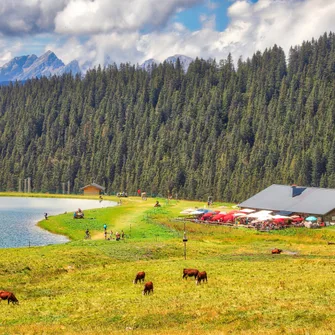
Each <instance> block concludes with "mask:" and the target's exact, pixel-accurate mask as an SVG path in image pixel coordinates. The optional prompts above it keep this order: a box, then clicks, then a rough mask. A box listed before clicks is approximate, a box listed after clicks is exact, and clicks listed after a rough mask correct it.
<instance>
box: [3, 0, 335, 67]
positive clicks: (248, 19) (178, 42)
mask: <svg viewBox="0 0 335 335" xmlns="http://www.w3.org/2000/svg"><path fill="white" fill-rule="evenodd" d="M334 17H335V1H334V0H1V3H0V66H2V65H4V64H5V63H6V62H8V61H9V60H10V59H12V58H13V57H16V56H22V55H29V54H35V55H37V56H40V55H42V54H43V53H44V52H46V51H47V50H52V51H53V52H55V54H56V55H57V56H58V57H59V58H60V59H61V60H63V62H64V63H65V64H67V63H69V62H70V61H72V60H74V59H77V60H78V61H79V64H80V65H81V66H83V67H85V66H87V65H89V66H96V65H98V64H104V63H105V62H106V60H109V61H112V62H115V63H117V64H119V63H126V62H130V63H132V64H142V63H143V62H144V61H145V60H147V59H150V58H153V59H156V60H157V61H164V60H165V59H166V58H167V57H169V56H173V55H175V54H182V55H186V56H189V57H192V58H196V57H199V58H204V59H208V58H214V59H216V60H217V61H219V60H221V59H226V57H227V55H228V53H231V54H232V56H233V59H234V60H235V61H237V60H238V59H239V58H240V57H242V59H246V58H247V57H251V56H252V55H253V54H254V53H255V52H256V51H258V50H260V51H264V50H265V48H269V47H272V46H273V45H274V44H277V45H278V46H281V47H282V48H283V49H284V51H285V52H286V54H288V52H289V49H290V47H291V46H295V45H299V44H301V43H302V42H303V41H304V40H311V39H312V38H313V37H314V38H318V37H319V36H320V35H322V34H323V33H324V32H330V31H332V32H335V20H334Z"/></svg>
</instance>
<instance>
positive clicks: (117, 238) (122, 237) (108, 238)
mask: <svg viewBox="0 0 335 335" xmlns="http://www.w3.org/2000/svg"><path fill="white" fill-rule="evenodd" d="M104 235H105V240H112V239H113V230H111V231H110V234H109V237H107V235H108V232H107V225H106V223H105V224H104ZM120 239H124V231H123V230H121V233H119V232H116V233H115V240H116V241H120Z"/></svg>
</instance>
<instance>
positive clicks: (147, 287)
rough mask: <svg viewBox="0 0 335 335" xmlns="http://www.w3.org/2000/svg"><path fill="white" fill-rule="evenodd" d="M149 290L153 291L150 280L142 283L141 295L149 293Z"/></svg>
mask: <svg viewBox="0 0 335 335" xmlns="http://www.w3.org/2000/svg"><path fill="white" fill-rule="evenodd" d="M150 292H152V293H154V284H153V283H152V281H149V282H147V283H145V284H144V289H143V295H145V294H150Z"/></svg>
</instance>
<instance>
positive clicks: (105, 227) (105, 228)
mask: <svg viewBox="0 0 335 335" xmlns="http://www.w3.org/2000/svg"><path fill="white" fill-rule="evenodd" d="M104 230H105V233H107V225H106V223H105V224H104Z"/></svg>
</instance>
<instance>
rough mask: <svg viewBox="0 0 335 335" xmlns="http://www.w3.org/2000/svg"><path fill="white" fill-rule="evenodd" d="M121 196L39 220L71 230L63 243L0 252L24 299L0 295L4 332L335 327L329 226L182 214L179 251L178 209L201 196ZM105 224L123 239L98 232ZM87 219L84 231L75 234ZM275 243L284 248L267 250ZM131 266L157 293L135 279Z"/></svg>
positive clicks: (7, 282)
mask: <svg viewBox="0 0 335 335" xmlns="http://www.w3.org/2000/svg"><path fill="white" fill-rule="evenodd" d="M115 199H116V198H110V200H115ZM122 200H123V203H122V205H121V206H117V207H114V208H104V209H101V210H90V211H85V219H83V220H74V219H73V218H72V214H71V213H70V214H63V215H59V216H54V217H50V218H49V219H48V220H47V221H42V222H40V225H41V226H42V227H43V228H45V229H48V230H50V231H53V232H56V233H61V234H66V235H68V236H69V237H70V238H71V239H72V241H71V242H69V243H67V244H64V245H54V246H47V247H31V248H18V249H2V250H0V265H1V266H0V278H1V287H0V289H4V290H10V291H13V292H14V293H15V294H16V296H17V298H18V299H19V300H20V305H18V306H12V305H10V306H8V305H7V303H6V302H2V303H1V304H0V312H1V318H0V334H79V333H80V334H98V333H99V334H193V335H194V334H332V333H335V321H334V313H335V307H334V305H335V290H334V288H333V283H334V275H335V245H328V244H327V241H335V231H334V230H333V229H332V228H324V229H318V230H308V229H302V228H300V229H289V230H285V231H280V232H269V233H263V232H256V231H250V230H246V229H236V228H232V227H222V226H208V225H201V224H197V223H190V222H187V223H186V230H187V237H188V239H189V241H188V242H187V259H186V260H185V259H184V254H183V253H184V247H183V243H182V237H183V226H184V223H183V222H182V221H179V220H176V218H177V217H178V215H179V212H180V211H181V210H183V209H186V208H188V207H195V206H199V207H203V206H204V203H199V202H189V201H175V200H172V201H170V203H167V202H166V201H165V200H164V199H159V200H160V202H161V204H162V207H160V208H154V207H153V204H154V203H155V199H148V200H147V201H142V200H141V199H139V198H127V199H122ZM217 205H218V206H220V205H222V204H217ZM225 205H226V206H227V204H225ZM104 223H106V224H107V225H108V230H109V231H110V230H111V229H112V230H113V232H114V233H115V232H116V231H121V230H123V231H124V232H125V234H126V238H125V240H123V241H115V240H110V241H105V240H104V236H103V224H104ZM86 228H89V229H90V231H91V232H92V235H93V236H92V240H84V239H83V236H84V232H85V229H86ZM275 247H277V248H280V249H283V250H284V252H283V254H281V255H271V249H272V248H275ZM185 267H195V268H198V269H199V270H206V272H207V274H208V283H207V284H201V285H198V286H196V285H195V282H194V280H191V279H188V280H183V279H182V270H183V268H185ZM138 271H145V272H146V274H147V276H146V280H147V281H152V282H153V283H154V294H153V295H149V296H143V295H142V294H141V293H142V289H143V285H142V284H137V285H134V284H133V283H132V280H133V279H134V277H135V274H136V273H137V272H138Z"/></svg>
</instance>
